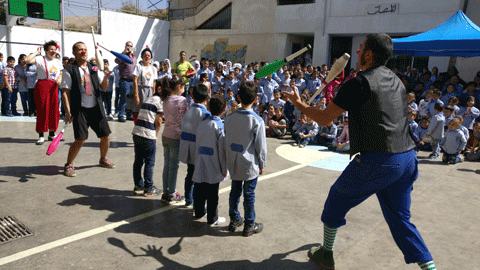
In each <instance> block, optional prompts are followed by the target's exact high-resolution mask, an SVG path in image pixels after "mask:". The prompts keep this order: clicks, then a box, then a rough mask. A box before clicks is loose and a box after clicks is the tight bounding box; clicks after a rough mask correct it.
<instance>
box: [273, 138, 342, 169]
mask: <svg viewBox="0 0 480 270" xmlns="http://www.w3.org/2000/svg"><path fill="white" fill-rule="evenodd" d="M275 151H276V153H277V155H279V156H280V157H282V158H284V159H286V160H289V161H292V162H295V163H299V164H304V165H308V166H312V167H317V168H321V169H326V170H332V171H343V170H344V169H345V168H346V167H347V166H348V163H350V156H349V155H348V154H345V153H338V152H332V151H330V150H328V148H327V147H325V146H319V145H307V146H306V147H305V148H300V147H298V146H292V145H291V144H284V145H281V146H279V147H277V149H275Z"/></svg>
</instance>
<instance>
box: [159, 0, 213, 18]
mask: <svg viewBox="0 0 480 270" xmlns="http://www.w3.org/2000/svg"><path fill="white" fill-rule="evenodd" d="M211 2H213V0H203V1H202V2H200V4H198V6H196V7H193V8H182V9H170V12H169V15H168V17H169V18H170V20H183V19H185V18H186V17H191V16H195V15H197V14H198V13H199V12H200V11H202V10H203V9H204V8H205V7H206V6H208V5H209V4H210V3H211Z"/></svg>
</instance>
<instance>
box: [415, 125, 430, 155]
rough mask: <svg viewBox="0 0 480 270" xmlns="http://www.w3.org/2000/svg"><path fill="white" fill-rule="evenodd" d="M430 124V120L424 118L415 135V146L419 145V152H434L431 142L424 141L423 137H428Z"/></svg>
mask: <svg viewBox="0 0 480 270" xmlns="http://www.w3.org/2000/svg"><path fill="white" fill-rule="evenodd" d="M429 124H430V120H429V119H428V118H427V117H424V118H422V120H420V125H419V126H418V127H417V130H416V131H415V132H414V133H413V137H414V140H415V144H416V145H417V149H418V150H422V151H432V144H431V143H430V142H425V141H423V137H425V136H426V135H427V132H428V125H429Z"/></svg>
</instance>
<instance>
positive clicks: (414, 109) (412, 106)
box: [408, 101, 418, 112]
mask: <svg viewBox="0 0 480 270" xmlns="http://www.w3.org/2000/svg"><path fill="white" fill-rule="evenodd" d="M408 105H409V106H410V108H412V111H415V112H418V105H417V103H415V102H414V101H412V102H410V103H408Z"/></svg>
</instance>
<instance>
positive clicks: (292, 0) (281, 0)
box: [278, 0, 315, 6]
mask: <svg viewBox="0 0 480 270" xmlns="http://www.w3.org/2000/svg"><path fill="white" fill-rule="evenodd" d="M313 3H315V0H278V5H279V6H283V5H299V4H313Z"/></svg>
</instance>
